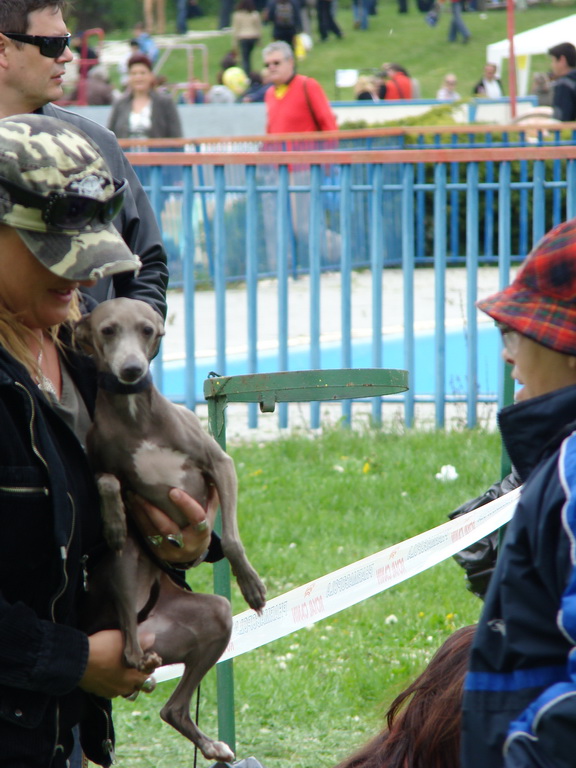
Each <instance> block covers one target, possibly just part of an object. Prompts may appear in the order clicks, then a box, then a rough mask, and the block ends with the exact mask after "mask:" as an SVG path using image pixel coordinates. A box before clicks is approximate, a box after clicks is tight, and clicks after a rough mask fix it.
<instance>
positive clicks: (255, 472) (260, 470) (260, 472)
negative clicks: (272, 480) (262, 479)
mask: <svg viewBox="0 0 576 768" xmlns="http://www.w3.org/2000/svg"><path fill="white" fill-rule="evenodd" d="M263 473H264V470H263V469H255V470H254V472H251V473H250V477H258V475H262V474H263Z"/></svg>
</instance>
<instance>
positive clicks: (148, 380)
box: [98, 371, 152, 395]
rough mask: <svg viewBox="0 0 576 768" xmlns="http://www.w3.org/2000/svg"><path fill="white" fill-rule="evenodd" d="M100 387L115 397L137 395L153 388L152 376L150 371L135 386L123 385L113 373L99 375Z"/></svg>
mask: <svg viewBox="0 0 576 768" xmlns="http://www.w3.org/2000/svg"><path fill="white" fill-rule="evenodd" d="M98 386H99V387H100V389H103V390H104V391H105V392H111V393H112V394H114V395H137V394H138V393H139V392H144V390H145V389H149V388H150V387H151V386H152V374H151V373H150V371H148V373H147V374H146V376H144V378H143V379H140V381H137V382H136V383H135V384H123V383H122V382H121V381H118V379H117V378H116V376H114V375H113V374H112V373H99V374H98Z"/></svg>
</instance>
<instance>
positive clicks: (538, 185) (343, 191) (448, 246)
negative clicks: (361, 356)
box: [130, 146, 576, 426]
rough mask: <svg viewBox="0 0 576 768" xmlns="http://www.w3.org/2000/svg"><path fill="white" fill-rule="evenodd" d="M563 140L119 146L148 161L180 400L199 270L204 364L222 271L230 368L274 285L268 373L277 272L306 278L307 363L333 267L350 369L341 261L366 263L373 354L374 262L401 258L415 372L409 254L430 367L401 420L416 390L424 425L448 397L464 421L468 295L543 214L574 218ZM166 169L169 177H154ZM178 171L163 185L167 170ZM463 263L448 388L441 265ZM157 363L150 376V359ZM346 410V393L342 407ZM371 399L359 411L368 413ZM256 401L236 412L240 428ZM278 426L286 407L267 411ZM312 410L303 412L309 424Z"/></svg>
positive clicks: (190, 377)
mask: <svg viewBox="0 0 576 768" xmlns="http://www.w3.org/2000/svg"><path fill="white" fill-rule="evenodd" d="M573 154H574V152H573V149H572V148H571V147H564V146H555V147H549V146H546V147H530V148H529V147H514V148H493V147H484V148H475V149H461V148H458V149H447V148H445V147H442V148H441V149H438V148H430V149H420V150H403V151H398V150H391V151H385V152H382V151H373V150H363V149H359V150H353V151H345V152H342V151H333V150H328V149H327V150H325V151H323V152H322V153H316V152H282V153H276V154H272V153H267V152H264V151H263V152H257V153H237V154H233V153H228V154H216V153H179V154H177V155H175V154H170V153H166V154H162V155H160V154H157V153H153V152H151V153H142V154H133V155H131V156H130V157H131V159H132V160H133V162H134V164H135V165H136V166H149V167H150V179H151V188H150V194H151V199H152V202H153V206H154V208H155V210H156V213H157V215H158V218H159V220H160V221H161V222H162V226H163V230H164V236H165V239H166V241H167V243H170V242H172V246H173V251H172V258H171V273H172V287H173V288H176V287H181V288H182V289H183V291H184V294H185V298H186V304H187V324H186V363H185V365H186V377H185V381H186V385H185V392H183V393H182V399H183V400H184V401H185V402H186V404H187V405H188V406H189V407H192V408H193V407H195V405H196V402H197V392H198V386H197V382H196V377H197V361H196V352H197V338H198V325H197V322H198V319H197V318H196V317H195V312H194V296H195V291H196V289H197V287H198V285H199V284H200V283H202V282H204V283H206V282H208V283H209V284H210V285H211V287H212V288H213V290H214V295H215V301H216V326H217V327H216V355H215V366H216V367H215V370H217V371H218V373H219V374H221V375H225V374H227V373H229V371H228V367H229V366H228V358H227V354H228V353H227V339H226V292H227V288H228V286H229V285H230V281H231V280H234V281H238V280H240V281H242V282H244V283H245V284H246V290H247V302H248V310H247V322H246V344H245V347H246V361H245V370H242V372H243V373H255V372H258V371H259V370H261V363H262V355H261V349H260V345H259V341H260V340H259V338H258V322H257V312H258V303H257V302H258V296H257V285H258V279H259V278H262V277H273V278H274V279H275V281H276V285H277V318H276V321H277V333H278V339H277V341H278V357H277V366H276V369H277V370H288V369H289V365H290V360H289V340H290V339H289V321H290V318H289V300H288V299H289V285H290V280H291V278H297V277H298V276H299V275H302V274H303V273H306V274H307V275H309V281H310V282H309V284H310V297H309V315H310V318H309V354H308V359H309V364H307V365H306V366H304V367H307V368H318V367H321V365H320V364H319V362H320V360H321V336H322V329H321V322H320V309H319V308H320V306H321V300H322V281H321V279H320V276H321V274H322V272H323V271H326V270H338V271H339V272H340V275H341V297H340V314H341V317H340V337H341V338H340V354H339V363H338V364H339V367H342V368H349V367H354V360H353V352H352V332H353V328H352V321H351V313H350V306H351V295H352V288H351V285H352V272H353V270H354V269H359V268H361V269H368V270H370V272H371V275H372V287H373V290H372V297H371V310H370V311H371V313H372V318H371V343H372V348H371V359H370V365H372V366H374V367H381V366H382V365H383V364H384V365H385V366H386V367H389V366H388V365H387V363H386V338H384V339H383V337H382V307H383V296H382V273H383V270H384V269H385V268H387V267H401V269H402V273H403V317H402V318H401V319H400V320H401V323H402V325H403V327H404V335H403V342H402V344H403V359H402V365H400V366H396V367H404V368H407V369H408V370H409V371H410V372H411V374H412V373H413V372H416V371H417V370H418V364H419V363H418V360H417V359H416V342H417V335H416V332H415V327H414V308H415V303H417V301H418V297H417V296H415V295H414V275H415V270H416V269H417V268H418V267H429V268H430V269H432V270H433V272H434V277H433V279H434V284H435V289H436V296H435V302H436V303H435V334H434V338H433V342H432V343H433V346H434V359H433V366H434V371H435V377H434V387H433V392H432V393H425V394H423V395H421V394H418V393H417V392H415V390H414V388H411V389H410V391H409V392H408V393H406V395H404V396H403V402H404V417H405V422H406V424H408V425H411V424H412V423H413V421H414V417H415V405H416V404H417V403H418V402H433V403H434V406H435V414H436V423H437V424H438V425H439V426H441V425H443V424H444V420H445V408H446V403H447V402H449V401H458V400H460V401H462V402H464V403H465V404H466V412H467V416H466V420H467V424H468V425H469V426H473V425H474V424H475V423H476V420H477V408H478V404H479V403H480V402H491V401H494V400H496V399H497V397H498V394H497V393H496V392H482V391H481V388H480V384H479V375H478V328H477V317H476V310H475V307H474V301H475V299H476V297H477V296H476V293H477V274H478V269H479V268H481V266H482V265H486V264H492V265H494V266H497V267H498V269H499V274H500V284H501V285H505V284H506V283H507V282H508V279H509V271H510V266H511V264H512V263H513V262H514V261H517V260H519V259H521V258H523V256H525V254H526V253H527V252H528V250H529V249H530V247H531V246H532V244H533V243H534V242H535V241H536V240H538V239H539V238H540V237H541V236H542V235H543V234H544V232H545V231H546V230H547V229H549V228H550V227H551V226H552V225H554V224H556V223H559V222H560V221H562V220H565V219H567V218H572V217H574V216H576V197H575V191H576V186H575V184H576V176H575V174H576V164H575V162H576V161H575V160H574V159H572V157H571V155H573ZM167 169H168V170H169V171H170V173H171V176H172V178H170V182H169V183H168V184H163V183H162V175H163V174H165V173H166V170H167ZM176 173H177V174H178V178H177V180H176V183H174V177H175V175H176ZM456 265H459V266H460V267H463V268H465V270H466V274H467V298H466V313H465V315H466V316H465V326H466V349H465V352H464V354H463V357H464V358H465V359H463V360H462V361H461V362H462V380H464V381H466V387H465V392H463V393H460V394H456V395H451V394H448V390H449V383H448V382H447V380H446V366H445V356H446V316H445V296H444V286H445V283H446V276H447V273H448V270H449V269H450V267H452V266H456ZM158 368H159V370H158V371H157V375H158V376H160V375H161V373H160V371H161V365H159V366H158ZM342 407H343V416H344V418H345V419H349V418H350V413H351V410H350V409H351V408H352V404H351V403H350V402H346V403H344V404H343V406H342ZM381 408H382V403H381V402H380V401H375V402H374V403H373V407H372V417H373V419H374V420H375V421H376V422H378V421H379V420H380V419H381V413H382V411H381ZM256 418H257V417H256V413H255V411H254V410H252V411H251V412H250V415H249V422H250V425H251V426H255V424H256ZM279 418H280V425H281V426H286V424H287V411H286V409H280V411H279ZM315 421H316V422H317V421H318V410H317V409H316V411H315V412H314V411H313V412H312V425H313V426H316V425H317V423H316V424H315V423H314V422H315Z"/></svg>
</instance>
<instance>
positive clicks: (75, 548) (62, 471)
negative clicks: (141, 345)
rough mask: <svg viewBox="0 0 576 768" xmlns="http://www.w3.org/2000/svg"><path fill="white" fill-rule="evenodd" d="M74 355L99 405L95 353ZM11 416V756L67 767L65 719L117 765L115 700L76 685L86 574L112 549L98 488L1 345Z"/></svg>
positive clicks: (7, 491)
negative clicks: (105, 545)
mask: <svg viewBox="0 0 576 768" xmlns="http://www.w3.org/2000/svg"><path fill="white" fill-rule="evenodd" d="M69 360H70V363H69V366H68V367H69V369H70V372H71V374H72V377H73V378H74V380H75V382H76V384H77V386H78V387H79V389H80V391H81V392H82V394H83V396H84V399H85V401H86V403H87V405H88V407H89V409H90V408H91V407H92V404H93V402H94V384H95V381H96V377H95V375H94V372H93V371H92V370H91V367H90V366H91V363H90V361H88V360H86V359H80V358H77V357H76V356H74V355H70V356H69ZM0 424H1V425H2V439H1V440H0V766H2V767H3V766H11V767H14V766H26V768H36V766H37V767H38V768H46V766H48V765H51V766H60V765H62V766H63V765H64V764H65V763H64V762H63V761H64V756H63V752H64V749H63V748H62V747H59V746H58V741H59V739H58V727H57V724H58V723H60V731H61V733H62V732H65V735H64V741H66V742H67V744H66V745H62V746H63V747H64V746H65V748H66V749H67V748H68V747H69V742H68V739H69V738H70V733H69V729H70V728H71V726H72V725H74V724H76V723H78V722H80V721H82V725H81V730H82V746H83V749H84V751H85V753H86V754H87V755H88V757H89V758H90V760H92V761H93V762H95V763H97V764H99V765H103V766H108V765H110V763H111V748H112V745H113V738H114V736H113V730H112V722H111V719H110V702H109V701H107V700H104V699H98V698H97V697H94V696H91V695H88V694H86V693H84V692H82V691H80V689H78V688H77V685H78V682H79V680H80V679H81V677H82V675H83V673H84V669H85V666H86V662H87V659H88V638H87V636H86V634H85V633H84V632H82V631H81V630H79V629H78V628H77V608H78V605H79V600H80V599H81V595H82V590H83V574H84V571H85V569H86V568H87V567H89V566H90V564H91V562H92V560H94V559H95V558H96V557H97V556H98V552H99V549H100V548H101V547H102V539H101V531H100V514H99V504H98V493H97V489H96V486H95V483H94V480H93V476H92V472H91V471H90V468H89V466H88V462H87V460H86V457H85V454H84V451H83V450H82V447H81V446H80V443H79V442H78V440H77V439H76V436H75V435H74V433H73V432H72V431H71V430H70V429H69V428H68V427H67V425H66V424H65V423H64V421H63V420H62V419H61V418H60V417H59V416H58V415H57V414H56V413H55V412H54V410H53V409H52V407H51V406H50V404H49V403H48V401H47V400H46V399H45V398H44V396H43V395H42V393H41V392H40V391H39V389H38V388H37V387H36V385H35V384H34V382H33V381H32V380H31V378H30V376H29V375H28V373H27V372H26V370H25V369H24V368H23V366H21V365H20V364H19V363H17V362H16V361H15V360H14V359H13V358H12V357H11V356H10V355H8V354H7V353H6V352H5V351H4V349H2V348H0ZM51 761H53V762H51Z"/></svg>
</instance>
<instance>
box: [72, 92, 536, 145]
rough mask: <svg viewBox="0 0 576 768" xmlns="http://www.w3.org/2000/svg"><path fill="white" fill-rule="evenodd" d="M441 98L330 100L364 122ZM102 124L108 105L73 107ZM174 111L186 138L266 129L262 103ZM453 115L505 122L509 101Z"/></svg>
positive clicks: (522, 108)
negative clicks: (370, 100)
mask: <svg viewBox="0 0 576 768" xmlns="http://www.w3.org/2000/svg"><path fill="white" fill-rule="evenodd" d="M442 103H443V102H439V101H436V100H435V99H419V100H414V101H405V102H380V103H367V102H364V101H362V102H358V101H351V102H346V101H337V102H333V103H332V107H333V109H334V112H335V113H336V118H337V120H338V124H339V125H342V124H343V123H345V122H347V121H357V120H365V121H366V122H367V123H368V124H373V123H383V122H386V121H388V120H400V119H402V118H405V117H414V116H418V115H423V114H424V113H425V112H428V110H429V109H431V108H432V107H434V106H438V104H442ZM536 103H537V100H536V97H528V98H523V99H518V114H519V115H521V114H523V113H524V112H526V111H530V110H531V109H532V107H533V105H535V104H536ZM73 109H74V111H76V112H80V113H81V114H84V115H86V117H89V118H91V119H92V120H95V121H96V122H98V123H101V124H102V125H106V124H107V123H108V117H109V115H110V110H111V107H73ZM178 111H179V113H180V119H181V120H182V129H183V131H184V136H186V138H191V139H196V138H206V137H210V136H253V135H261V134H264V133H265V131H266V107H265V106H264V104H179V105H178ZM454 116H455V119H456V120H457V121H458V122H460V123H466V122H483V123H501V124H504V123H508V122H510V105H509V102H508V99H494V100H492V99H477V100H474V102H473V103H472V104H462V105H459V106H458V107H456V109H455V112H454Z"/></svg>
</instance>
